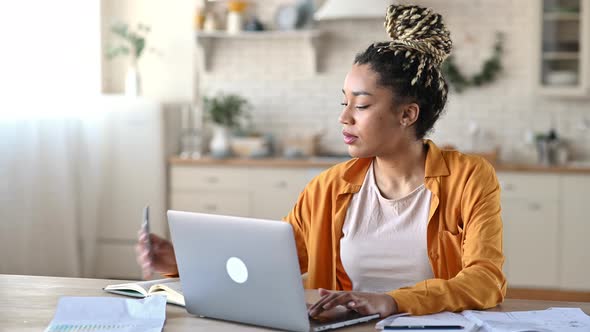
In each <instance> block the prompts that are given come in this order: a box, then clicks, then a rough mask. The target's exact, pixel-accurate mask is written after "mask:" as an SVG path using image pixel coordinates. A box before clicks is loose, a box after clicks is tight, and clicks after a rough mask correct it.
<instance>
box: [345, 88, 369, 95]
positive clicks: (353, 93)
mask: <svg viewBox="0 0 590 332" xmlns="http://www.w3.org/2000/svg"><path fill="white" fill-rule="evenodd" d="M342 93H344V94H346V92H345V91H344V89H342ZM352 95H353V96H355V97H356V96H373V95H372V94H370V93H368V92H367V91H353V92H352Z"/></svg>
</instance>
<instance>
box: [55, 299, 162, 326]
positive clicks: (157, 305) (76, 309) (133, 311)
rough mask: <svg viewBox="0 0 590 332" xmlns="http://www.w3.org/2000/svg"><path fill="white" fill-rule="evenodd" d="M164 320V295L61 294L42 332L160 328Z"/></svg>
mask: <svg viewBox="0 0 590 332" xmlns="http://www.w3.org/2000/svg"><path fill="white" fill-rule="evenodd" d="M165 320H166V297H165V296H161V295H154V296H149V297H146V298H145V299H141V300H137V299H123V298H116V297H67V296H64V297H61V298H60V299H59V303H58V305H57V310H56V312H55V316H54V317H53V320H52V321H51V323H50V324H49V326H48V327H47V329H46V330H45V332H54V331H97V332H98V331H100V332H107V331H113V332H120V331H126V332H140V331H141V332H160V331H162V328H163V327H164V321H165Z"/></svg>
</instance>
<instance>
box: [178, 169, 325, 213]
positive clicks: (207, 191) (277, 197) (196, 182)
mask: <svg viewBox="0 0 590 332" xmlns="http://www.w3.org/2000/svg"><path fill="white" fill-rule="evenodd" d="M321 170H322V169H319V168H305V167H279V168H272V167H258V166H240V165H236V166H220V167H212V166H203V165H198V164H195V165H189V166H187V165H172V167H171V170H170V207H171V208H172V209H175V210H183V211H192V212H202V213H212V214H227V215H236V216H244V217H253V218H262V219H274V220H280V219H281V218H283V217H284V216H286V215H287V214H288V213H289V212H290V211H291V209H292V208H293V206H294V205H295V203H296V201H297V198H298V197H299V194H300V192H301V191H302V190H303V188H305V185H306V184H307V183H308V182H309V180H310V179H311V178H312V177H313V176H315V175H317V174H319V172H320V171H321Z"/></svg>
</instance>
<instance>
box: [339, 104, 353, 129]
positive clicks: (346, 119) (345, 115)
mask: <svg viewBox="0 0 590 332" xmlns="http://www.w3.org/2000/svg"><path fill="white" fill-rule="evenodd" d="M338 121H339V122H340V123H341V124H346V125H352V124H354V118H353V117H352V115H351V114H350V106H344V109H343V110H342V112H341V113H340V116H339V117H338Z"/></svg>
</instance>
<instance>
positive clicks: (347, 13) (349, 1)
mask: <svg viewBox="0 0 590 332" xmlns="http://www.w3.org/2000/svg"><path fill="white" fill-rule="evenodd" d="M391 3H392V1H391V0H389V1H388V0H326V1H325V2H324V4H323V5H322V6H321V7H320V9H318V11H316V12H315V14H314V18H315V19H316V20H318V21H320V20H337V19H351V18H352V19H354V18H357V19H358V18H383V17H385V11H386V10H387V7H388V6H389V5H391Z"/></svg>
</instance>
